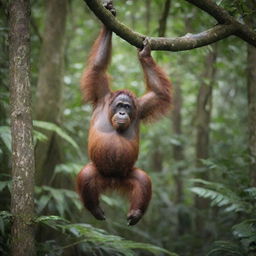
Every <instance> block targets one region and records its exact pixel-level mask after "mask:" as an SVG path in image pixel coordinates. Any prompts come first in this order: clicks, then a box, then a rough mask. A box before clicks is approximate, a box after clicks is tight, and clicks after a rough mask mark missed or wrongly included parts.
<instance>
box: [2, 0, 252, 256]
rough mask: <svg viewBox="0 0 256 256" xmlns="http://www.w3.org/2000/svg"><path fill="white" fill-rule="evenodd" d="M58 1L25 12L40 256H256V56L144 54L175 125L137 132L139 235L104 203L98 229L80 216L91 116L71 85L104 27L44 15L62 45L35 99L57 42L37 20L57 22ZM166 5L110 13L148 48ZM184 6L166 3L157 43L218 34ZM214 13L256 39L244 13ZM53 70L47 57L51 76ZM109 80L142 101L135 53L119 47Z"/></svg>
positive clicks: (121, 6) (8, 176) (125, 4)
mask: <svg viewBox="0 0 256 256" xmlns="http://www.w3.org/2000/svg"><path fill="white" fill-rule="evenodd" d="M58 1H62V0H53V1H48V5H46V4H45V1H31V57H30V61H31V74H30V81H31V89H32V102H33V103H32V112H33V119H34V121H33V129H34V130H33V138H34V141H33V143H34V148H35V161H36V173H35V183H36V184H35V211H36V217H35V219H34V221H33V224H32V225H34V227H35V239H36V250H37V254H38V255H51V256H57V255H78V256H80V255H89V256H91V255H104V256H108V255H109V256H110V255H120V256H121V255H128V256H130V255H140V256H142V255H143V256H144V255H146V256H147V255H180V256H205V255H207V256H218V255H220V256H226V255H228V256H237V255H239V256H247V255H248V256H252V255H255V253H256V205H255V200H256V174H255V173H256V169H255V168H256V166H255V163H256V154H254V153H255V152H256V142H255V138H256V134H255V131H256V122H255V121H253V120H255V116H254V115H253V114H252V111H251V109H253V102H254V105H255V102H256V93H255V91H256V81H255V76H256V66H255V63H256V50H255V49H256V48H255V46H249V45H248V44H247V43H246V42H245V41H244V40H242V39H240V38H238V37H235V36H232V37H228V38H226V39H223V40H221V41H219V42H217V43H215V44H210V45H207V46H204V47H202V48H197V49H192V50H189V51H179V52H170V51H153V52H152V55H153V56H154V58H155V59H156V60H157V62H158V63H159V65H160V66H162V67H163V68H164V69H165V70H166V72H167V73H168V75H169V76H170V78H171V80H172V83H173V87H174V100H173V101H174V107H173V111H172V113H170V115H169V116H168V117H167V118H164V119H163V120H161V121H160V122H158V123H156V124H149V125H143V126H142V127H141V142H140V156H139V160H138V161H137V163H136V166H138V167H139V168H141V169H143V170H145V171H146V172H147V173H148V174H149V175H150V177H151V178H152V183H153V198H152V200H151V203H150V207H149V209H148V211H147V213H146V214H145V216H144V217H143V219H142V220H141V221H140V222H139V224H137V225H136V226H133V227H129V226H127V223H126V214H127V211H128V203H127V201H126V200H125V199H123V198H121V197H119V196H118V195H116V194H115V193H114V194H107V195H104V196H102V198H101V201H102V208H103V209H104V210H105V213H106V218H107V219H106V221H97V220H95V219H94V218H93V217H92V216H91V215H90V213H89V212H88V211H86V210H85V209H84V208H83V206H82V204H81V202H80V200H79V197H78V195H77V193H76V188H75V179H76V174H77V173H78V172H79V171H80V170H81V168H82V167H83V166H84V165H85V164H86V163H88V156H87V151H86V148H87V133H88V128H89V121H90V115H91V107H90V106H89V105H84V104H83V103H82V99H81V94H80V89H79V80H80V76H81V74H82V71H83V68H84V63H85V62H86V59H87V57H88V52H89V49H90V47H91V45H92V43H93V41H94V39H95V38H96V36H97V34H98V32H99V29H100V24H101V23H100V21H99V20H98V19H97V18H96V17H95V16H94V14H93V13H92V12H91V11H90V10H89V8H88V7H87V6H86V4H85V2H84V1H83V0H72V1H67V0H65V1H63V2H65V4H67V14H66V15H64V14H63V13H62V14H63V15H61V14H60V13H56V12H53V14H54V17H53V19H54V20H58V19H63V20H62V21H63V24H65V25H63V26H60V28H59V29H61V30H60V31H58V33H59V34H61V35H63V42H62V41H61V42H59V43H60V44H61V46H60V47H63V52H62V51H61V50H60V53H59V54H60V56H59V58H60V59H59V61H58V63H59V66H57V67H56V70H55V69H54V70H52V69H53V68H52V66H51V70H52V73H51V74H49V72H48V75H49V77H48V80H47V79H45V80H47V81H48V82H49V84H50V85H51V86H49V84H48V86H49V87H47V93H49V94H44V93H43V91H42V90H41V89H42V86H43V83H44V81H43V80H42V79H41V78H40V79H39V77H40V76H42V74H44V73H41V72H43V71H42V70H45V65H46V66H47V65H48V64H47V63H46V64H45V62H44V61H45V60H43V56H44V54H46V51H48V50H49V51H51V50H53V49H50V48H47V47H53V48H54V47H58V46H54V40H52V41H51V43H50V45H48V46H47V45H46V42H48V41H47V40H46V35H49V36H50V33H54V31H45V29H46V28H47V26H46V21H45V17H48V18H49V17H50V16H49V15H51V14H50V10H54V7H53V6H51V2H52V3H53V2H55V4H57V7H56V6H55V8H58ZM167 1H168V0H167ZM167 1H163V0H145V1H143V0H136V1H135V0H127V1H114V4H115V8H116V10H117V17H118V20H120V21H122V22H123V23H125V24H126V25H127V26H129V27H130V28H131V29H132V30H134V31H137V32H139V33H141V34H145V35H147V36H152V37H157V36H158V35H159V26H161V25H160V23H161V22H160V23H159V21H162V19H161V18H162V17H163V8H164V6H165V2H167ZM4 2H5V1H1V0H0V6H1V8H0V17H1V18H0V84H1V86H0V254H1V255H4V256H7V255H10V244H11V226H12V223H13V216H12V214H11V212H12V211H11V185H12V182H15V181H13V180H12V172H11V169H12V164H13V163H12V158H11V151H12V145H11V144H12V142H11V128H10V126H11V125H10V123H11V121H10V111H11V107H12V106H11V104H10V101H9V96H10V85H9V79H8V62H9V57H8V49H9V41H8V32H9V27H8V18H9V16H8V15H9V14H8V12H7V9H8V6H7V4H5V3H4ZM7 2H8V3H9V2H11V1H7ZM188 2H189V1H170V9H169V13H168V16H167V20H166V22H167V23H166V30H165V37H171V38H175V37H179V36H183V35H185V34H186V33H199V32H202V31H205V30H207V29H209V28H210V27H212V26H214V25H215V24H216V21H215V20H214V19H213V18H212V17H211V16H209V15H208V14H207V13H206V12H204V11H202V10H200V9H199V8H197V7H196V6H194V5H192V4H190V3H188ZM190 2H193V1H190ZM206 2H208V1H206ZM213 2H217V3H218V4H219V5H220V7H221V8H225V10H226V11H227V12H228V13H229V14H230V15H232V16H233V17H235V18H236V19H237V20H243V21H245V24H248V26H251V28H252V29H254V31H255V29H256V26H255V24H256V23H255V21H254V20H253V19H254V18H255V11H256V7H255V3H253V4H254V6H253V5H251V3H252V2H253V1H241V0H237V1H228V0H223V1H213ZM252 6H253V7H255V8H253V7H252ZM2 7H3V8H2ZM51 8H52V9H51ZM49 19H50V18H49ZM59 34H58V35H59ZM43 42H44V43H45V44H44V43H43ZM43 45H44V47H42V46H43ZM44 51H45V52H44ZM40 56H41V57H40ZM52 61H53V60H52V59H51V58H50V57H49V63H51V65H52ZM63 63H64V65H63ZM49 65H50V64H49ZM109 73H110V74H111V76H112V88H113V89H123V88H128V89H130V90H132V91H133V92H134V93H135V94H136V95H138V96H141V95H142V94H143V93H144V90H145V89H144V82H143V74H142V71H141V69H140V66H139V62H138V60H137V49H136V48H135V47H134V46H132V45H130V44H128V43H127V42H126V41H124V40H122V39H120V37H118V36H116V35H114V36H113V52H112V63H111V67H110V69H109ZM39 74H40V75H39ZM10 75H12V74H10ZM45 76H47V74H46V72H45ZM253 76H254V80H253ZM39 80H40V81H41V82H39ZM42 81H43V82H42ZM39 84H40V86H41V89H40V90H39ZM249 85H250V86H251V87H250V86H249ZM56 88H57V89H58V91H56ZM249 88H251V89H249ZM46 95H48V96H46ZM49 95H51V97H52V96H53V97H52V98H54V99H55V98H56V101H51V97H49ZM39 106H40V109H39ZM42 106H43V108H41V107H42ZM248 106H249V107H248ZM44 107H45V109H44ZM254 113H255V112H254Z"/></svg>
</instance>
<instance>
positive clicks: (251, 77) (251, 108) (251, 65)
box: [245, 0, 256, 187]
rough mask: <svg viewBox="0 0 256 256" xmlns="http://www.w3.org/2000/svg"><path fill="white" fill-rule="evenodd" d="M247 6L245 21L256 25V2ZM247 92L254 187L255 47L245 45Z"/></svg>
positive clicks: (253, 183)
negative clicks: (247, 11)
mask: <svg viewBox="0 0 256 256" xmlns="http://www.w3.org/2000/svg"><path fill="white" fill-rule="evenodd" d="M246 3H247V5H248V8H250V9H251V10H252V14H251V15H250V16H246V20H245V22H246V23H247V24H248V25H249V26H252V27H253V26H255V25H256V18H255V15H254V13H255V11H256V3H255V2H253V1H250V0H248V1H246ZM247 94H248V130H249V143H248V144H249V155H250V165H249V171H250V179H251V186H253V187H256V48H255V47H253V46H251V45H248V46H247Z"/></svg>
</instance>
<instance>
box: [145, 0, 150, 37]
mask: <svg viewBox="0 0 256 256" xmlns="http://www.w3.org/2000/svg"><path fill="white" fill-rule="evenodd" d="M145 3H146V34H147V35H149V34H150V20H151V0H146V2H145Z"/></svg>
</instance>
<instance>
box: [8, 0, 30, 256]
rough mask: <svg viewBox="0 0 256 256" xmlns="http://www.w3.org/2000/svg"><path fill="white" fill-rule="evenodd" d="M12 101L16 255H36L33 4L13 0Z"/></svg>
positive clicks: (12, 202) (10, 31) (13, 237)
mask: <svg viewBox="0 0 256 256" xmlns="http://www.w3.org/2000/svg"><path fill="white" fill-rule="evenodd" d="M9 13H10V24H9V26H10V30H9V43H10V55H9V58H10V104H11V117H10V118H11V131H12V178H13V185H12V193H11V194H12V195H11V212H12V215H13V225H12V231H11V233H12V234H11V238H12V240H11V251H12V255H15V256H17V255H19V256H30V255H35V241H34V229H33V225H32V219H33V217H34V195H33V193H34V170H35V167H34V148H33V134H32V130H33V128H32V117H31V90H30V61H29V58H30V32H29V21H30V3H29V0H13V1H11V3H10V9H9Z"/></svg>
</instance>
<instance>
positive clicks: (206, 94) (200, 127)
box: [195, 45, 217, 232]
mask: <svg viewBox="0 0 256 256" xmlns="http://www.w3.org/2000/svg"><path fill="white" fill-rule="evenodd" d="M216 58H217V48H216V45H215V46H214V49H213V51H212V52H210V53H209V54H208V56H207V57H206V60H205V67H206V70H205V72H204V74H203V76H202V77H203V81H202V84H201V86H200V88H199V94H198V97H197V114H196V117H197V128H196V167H197V168H198V169H200V168H202V167H203V165H202V162H201V160H202V159H207V158H208V155H209V137H210V132H209V125H210V120H211V110H212V86H213V84H214V80H215V72H216V68H215V63H216ZM197 178H200V179H205V180H207V179H208V174H207V173H206V172H200V173H199V174H198V175H197ZM195 206H196V208H197V209H198V210H199V213H198V216H197V218H196V226H197V230H198V231H199V232H200V230H203V224H202V219H201V217H200V214H201V212H202V211H201V210H203V209H206V208H208V206H209V201H208V200H205V199H203V198H201V197H198V196H196V197H195Z"/></svg>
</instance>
